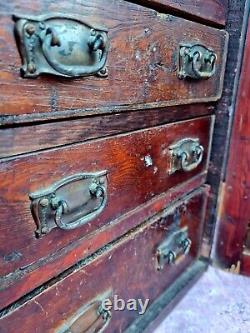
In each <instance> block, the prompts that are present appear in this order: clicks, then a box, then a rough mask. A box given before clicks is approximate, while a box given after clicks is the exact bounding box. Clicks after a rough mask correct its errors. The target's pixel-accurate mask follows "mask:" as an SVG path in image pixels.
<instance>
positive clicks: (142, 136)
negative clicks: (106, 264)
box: [0, 117, 213, 289]
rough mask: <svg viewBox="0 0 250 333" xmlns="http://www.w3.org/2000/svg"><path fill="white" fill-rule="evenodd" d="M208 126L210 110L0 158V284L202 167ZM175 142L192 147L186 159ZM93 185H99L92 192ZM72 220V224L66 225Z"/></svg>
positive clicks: (204, 166) (206, 155)
mask: <svg viewBox="0 0 250 333" xmlns="http://www.w3.org/2000/svg"><path fill="white" fill-rule="evenodd" d="M212 129H213V117H203V118H199V119H196V120H190V121H183V122H179V123H174V124H169V125H164V126H160V127H155V128H152V129H148V130H142V131H137V132H133V133H129V134H126V135H120V136H117V137H111V138H107V139H100V140H96V141H92V142H89V143H88V142H87V143H83V144H77V145H73V146H69V147H64V148H61V149H56V150H50V151H45V152H37V153H34V154H31V155H26V156H20V157H17V158H16V159H10V160H6V161H3V162H2V163H1V165H0V181H1V196H0V198H1V199H0V201H1V205H0V207H1V208H0V221H1V222H0V229H1V233H0V235H1V236H0V253H1V256H0V272H1V278H0V281H1V286H2V289H4V288H5V287H4V286H8V285H9V281H12V283H13V281H16V279H17V278H18V276H23V275H24V274H25V271H26V270H27V271H28V272H30V271H32V270H34V269H36V268H37V267H39V266H43V265H46V264H47V262H48V259H49V258H50V257H51V256H52V255H53V256H56V253H57V252H58V251H59V250H60V249H61V250H62V249H63V248H64V247H65V246H66V245H69V244H71V243H72V242H73V241H76V240H77V239H81V238H83V237H86V236H87V235H88V234H90V233H93V232H95V231H97V230H100V228H103V227H105V225H108V224H110V223H111V222H112V221H114V220H115V219H117V218H119V217H120V216H121V215H122V214H125V213H126V212H128V211H130V210H132V209H135V208H136V207H137V206H138V205H142V204H144V203H145V202H146V201H148V200H150V199H152V198H153V197H154V196H157V195H160V194H161V193H163V192H167V191H168V190H170V189H171V188H174V187H176V186H177V185H180V184H182V183H184V182H186V181H190V180H191V179H192V178H194V177H196V176H198V175H202V174H203V175H204V174H205V173H206V171H207V162H208V158H209V152H210V139H211V134H212ZM183 139H184V141H183ZM185 139H188V140H187V141H185ZM190 140H191V141H190ZM190 142H191V145H190V147H187V144H188V145H189V143H190ZM179 143H181V144H184V146H182V148H183V150H184V152H186V153H187V154H190V156H189V159H188V160H186V159H185V156H184V160H183V155H182V158H180V157H179V158H177V157H176V156H174V152H175V149H173V148H174V147H173V144H179ZM193 144H194V146H193ZM192 147H198V150H199V149H200V148H199V147H203V148H202V150H203V151H202V152H200V153H199V156H196V155H195V153H194V152H192V151H191V150H192V149H193V148H192ZM170 148H171V149H170ZM190 149H191V150H190ZM184 155H185V154H184ZM176 162H178V163H176ZM186 162H187V165H186ZM181 163H183V164H184V165H183V167H184V168H185V169H186V168H187V169H186V171H184V170H183V169H181V167H182V166H181ZM190 166H191V170H188V167H189V168H190ZM178 168H180V169H179V170H176V169H178ZM98 172H103V176H102V177H101V178H103V183H102V184H99V185H98V184H97V183H96V182H95V179H96V180H98V181H99V180H100V177H99V175H98V174H96V173H98ZM86 173H87V175H86ZM93 173H94V176H93V177H92V174H93ZM86 177H87V178H86ZM96 185H98V186H96ZM95 190H98V191H99V196H97V198H96V196H95V193H93V191H94V192H95ZM98 191H97V192H98ZM93 194H94V196H93ZM55 201H57V202H56V203H55ZM30 205H31V208H32V213H33V217H34V218H33V217H32V214H31V209H30ZM65 206H66V207H65ZM58 218H59V220H58ZM71 222H74V223H73V224H74V225H72V224H71ZM75 222H77V223H75ZM78 222H79V223H80V224H79V223H78ZM61 223H62V224H63V225H62V224H61ZM65 223H66V226H65ZM72 226H73V227H74V228H75V229H74V228H73V229H74V230H65V229H72ZM46 227H47V230H46ZM36 230H37V232H36ZM37 236H39V237H40V238H37ZM41 236H43V237H41ZM78 258H81V254H80V253H79V257H78ZM76 260H77V258H76ZM65 265H66V263H63V264H62V265H61V267H60V269H61V271H63V270H64V267H65ZM43 274H45V275H46V274H48V272H45V271H44V272H43ZM45 278H46V277H45Z"/></svg>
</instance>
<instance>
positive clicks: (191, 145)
mask: <svg viewBox="0 0 250 333" xmlns="http://www.w3.org/2000/svg"><path fill="white" fill-rule="evenodd" d="M169 151H170V155H171V162H170V163H171V166H170V170H169V173H170V174H173V173H175V172H176V171H178V170H182V171H184V172H190V171H193V170H194V169H196V168H197V167H198V166H199V165H200V164H201V162H202V160H203V156H204V147H203V146H202V145H201V144H200V142H199V139H191V138H186V139H183V140H180V141H179V142H177V143H176V144H174V145H171V146H170V147H169Z"/></svg>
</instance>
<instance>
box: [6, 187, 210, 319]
mask: <svg viewBox="0 0 250 333" xmlns="http://www.w3.org/2000/svg"><path fill="white" fill-rule="evenodd" d="M205 190H206V185H204V186H201V187H200V188H198V189H194V190H193V191H191V192H189V193H188V194H186V195H183V196H181V197H180V198H178V199H177V200H175V201H174V203H171V204H170V205H168V206H167V207H165V208H164V209H162V210H161V211H160V212H158V213H156V214H154V215H153V216H149V217H148V218H147V219H145V221H144V222H142V223H141V224H139V225H137V226H135V227H132V228H130V230H129V231H128V232H127V233H126V234H124V235H121V236H120V237H118V238H117V239H115V240H114V241H111V242H110V243H107V244H106V245H104V246H103V247H101V248H99V249H98V250H97V251H96V252H94V253H92V254H91V255H89V256H87V257H86V258H84V259H82V260H80V261H79V262H77V263H76V264H74V265H73V266H71V267H70V268H68V269H66V270H65V271H63V272H62V273H61V274H59V275H58V276H57V277H55V278H52V279H50V280H49V281H47V282H46V283H45V284H44V285H42V286H41V287H38V288H36V289H35V290H33V291H32V292H31V293H28V294H27V295H25V296H23V297H21V298H20V299H19V300H17V301H16V302H14V303H13V304H11V305H10V306H7V307H6V308H4V309H2V310H1V311H0V318H2V317H4V316H6V315H8V314H9V313H10V312H12V311H14V310H17V309H18V308H20V307H21V306H23V305H24V304H25V303H26V302H27V301H29V300H31V299H33V298H34V297H36V296H38V295H39V294H40V293H41V292H44V291H45V290H46V289H48V288H50V287H51V286H53V285H55V284H56V283H58V282H60V281H61V280H63V279H64V278H65V277H68V276H69V275H71V274H74V273H76V272H77V271H79V270H81V269H82V268H83V267H85V266H87V265H89V264H92V263H93V262H94V261H96V260H97V259H99V258H100V257H101V256H102V255H107V254H108V253H109V252H110V251H113V250H115V249H116V248H118V247H120V246H121V245H122V244H124V243H126V242H128V241H129V240H130V239H132V238H134V237H135V236H136V235H138V234H140V233H141V232H143V231H144V230H145V229H147V228H148V227H150V226H151V225H152V224H154V223H155V222H157V221H158V220H159V218H161V217H164V216H166V215H169V214H171V212H173V211H174V210H175V209H176V207H178V206H179V205H180V203H181V202H182V201H183V200H184V199H185V200H189V199H191V198H192V197H193V196H195V195H198V194H200V193H204V191H205Z"/></svg>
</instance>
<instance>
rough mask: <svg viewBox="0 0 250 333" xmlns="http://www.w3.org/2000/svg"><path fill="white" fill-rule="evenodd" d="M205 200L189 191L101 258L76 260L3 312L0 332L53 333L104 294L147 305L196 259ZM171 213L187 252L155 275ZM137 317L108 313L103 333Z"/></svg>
mask: <svg viewBox="0 0 250 333" xmlns="http://www.w3.org/2000/svg"><path fill="white" fill-rule="evenodd" d="M207 195H208V188H206V187H205V188H203V189H199V190H197V191H195V192H194V193H192V194H191V195H189V196H187V197H186V198H185V199H184V200H180V201H179V202H177V203H176V204H175V205H173V206H172V207H170V208H169V209H167V210H165V211H163V213H161V214H159V216H155V217H153V218H151V219H149V220H148V221H147V223H144V224H143V225H141V226H140V227H139V228H137V229H135V230H134V231H132V232H130V234H129V235H128V236H127V237H126V238H125V239H123V240H120V241H119V240H118V241H116V242H115V243H114V244H113V246H108V247H107V249H106V253H103V252H102V251H99V252H97V253H96V254H94V255H93V256H92V257H90V258H87V259H86V260H85V261H82V262H81V263H80V264H79V265H78V266H76V267H75V268H72V269H71V270H70V271H68V272H66V273H65V275H66V276H64V277H63V276H62V277H60V278H59V280H58V281H55V283H54V284H49V285H48V286H45V287H44V289H43V290H41V291H42V293H41V294H40V295H38V296H36V297H34V298H33V299H32V300H30V301H29V300H28V301H27V302H26V303H25V304H24V305H23V306H21V307H20V308H16V309H15V310H14V311H13V312H11V313H6V315H5V316H4V317H3V318H2V319H1V320H0V332H1V333H10V332H14V331H15V328H16V327H25V333H33V332H34V331H36V332H37V333H44V332H48V333H52V332H53V333H57V332H58V333H59V332H61V331H60V327H61V326H62V325H63V327H67V326H70V324H69V323H70V320H69V319H70V318H71V317H72V316H73V315H74V314H75V313H77V312H78V311H79V309H80V308H82V307H83V306H84V305H87V304H89V303H91V302H92V301H93V300H94V299H96V298H97V297H101V296H102V295H103V294H105V293H107V291H108V292H109V291H110V293H111V297H110V298H111V299H112V298H113V297H114V295H118V296H119V297H120V298H122V299H124V300H125V301H128V300H129V299H131V298H133V297H135V296H136V297H138V298H141V299H142V300H143V301H145V300H146V299H149V300H150V303H152V302H153V301H154V300H155V299H156V298H157V297H159V296H160V294H161V293H162V292H163V291H164V290H165V289H166V288H167V286H169V284H170V283H171V281H173V280H174V279H175V278H177V277H178V275H180V273H181V272H183V271H184V269H185V268H186V267H187V266H188V265H190V264H191V263H192V262H193V261H194V259H195V258H197V256H198V254H199V247H200V239H201V236H202V226H203V218H204V212H205V207H206V198H207ZM177 211H179V212H180V213H179V214H180V215H179V214H178V216H179V217H178V222H179V223H180V224H179V228H184V227H187V229H188V235H189V237H190V239H191V240H192V245H191V251H190V252H189V255H186V256H184V257H181V258H180V261H179V263H176V264H174V265H168V264H167V263H166V264H165V265H164V267H163V268H162V269H161V270H159V269H158V259H157V258H158V257H157V249H158V247H159V246H160V245H161V244H162V243H163V242H164V241H165V240H166V238H167V237H168V235H169V234H170V232H171V226H173V224H174V223H176V217H175V216H176V212H177ZM100 277H101V278H100ZM97 281H98V283H97ZM69 295H70V297H68V296H69ZM137 316H138V312H135V311H112V319H111V322H110V325H109V326H108V327H107V328H106V330H105V332H110V333H111V332H114V333H115V332H124V330H125V329H126V327H127V326H128V325H129V324H130V323H131V322H132V321H133V320H134V319H135V318H136V317H137ZM38 322H39V325H38V324H37V323H38ZM63 332H66V330H63ZM77 332H78V331H77ZM79 332H82V331H79ZM86 332H87V331H86Z"/></svg>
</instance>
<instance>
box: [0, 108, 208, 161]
mask: <svg viewBox="0 0 250 333" xmlns="http://www.w3.org/2000/svg"><path fill="white" fill-rule="evenodd" d="M213 117H214V116H213V115H211V114H208V115H200V116H197V117H195V118H191V119H190V118H188V119H185V120H180V121H173V122H170V123H168V122H167V123H163V124H159V125H158V124H157V125H154V126H150V127H146V128H141V127H139V128H138V129H136V130H132V131H128V132H124V131H122V132H120V133H117V134H115V135H114V134H113V135H108V136H102V137H97V138H93V139H89V140H86V141H85V140H84V141H80V142H76V143H72V144H71V143H69V144H65V145H62V146H52V147H49V148H45V149H41V150H38V151H36V150H35V151H29V152H26V153H23V154H20V155H19V156H18V158H23V157H27V156H29V157H30V156H35V155H38V154H43V153H46V152H48V151H58V150H63V149H65V148H66V147H77V146H80V145H82V144H84V143H86V142H93V141H98V143H99V142H102V141H104V140H107V139H108V138H112V137H115V138H116V139H119V138H122V137H124V136H128V135H129V134H133V133H143V132H147V131H152V130H154V129H161V128H163V127H165V126H171V125H172V124H178V125H181V124H184V123H187V122H195V121H198V120H201V119H206V118H207V119H210V129H209V133H210V132H211V129H212V128H213ZM208 153H209V151H208ZM209 158H210V156H209V154H207V160H209ZM16 159H17V156H15V155H13V156H7V157H6V158H5V157H2V158H0V162H1V163H4V162H10V161H14V160H16ZM205 168H207V165H206V166H205Z"/></svg>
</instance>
